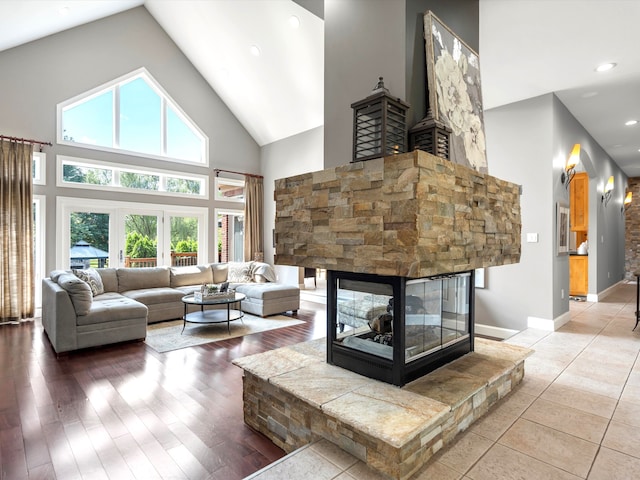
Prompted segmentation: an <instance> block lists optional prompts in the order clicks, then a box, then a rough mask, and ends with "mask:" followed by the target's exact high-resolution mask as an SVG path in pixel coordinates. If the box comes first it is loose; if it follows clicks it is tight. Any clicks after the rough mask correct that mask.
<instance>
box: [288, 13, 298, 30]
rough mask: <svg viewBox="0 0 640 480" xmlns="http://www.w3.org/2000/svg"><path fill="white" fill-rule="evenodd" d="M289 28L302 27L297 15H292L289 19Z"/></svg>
mask: <svg viewBox="0 0 640 480" xmlns="http://www.w3.org/2000/svg"><path fill="white" fill-rule="evenodd" d="M289 26H290V27H291V28H298V27H300V19H299V18H298V17H296V16H295V15H291V16H290V17H289Z"/></svg>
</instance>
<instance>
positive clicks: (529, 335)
mask: <svg viewBox="0 0 640 480" xmlns="http://www.w3.org/2000/svg"><path fill="white" fill-rule="evenodd" d="M635 294H636V285H635V283H624V284H619V285H618V286H616V287H615V288H614V289H613V291H612V292H611V294H610V295H608V296H607V297H606V298H605V299H604V300H603V301H601V302H599V303H587V302H571V304H570V312H571V321H570V322H569V323H567V324H566V325H564V326H563V327H562V328H561V329H559V330H558V331H556V332H547V331H541V330H534V329H528V330H525V331H523V332H520V333H519V334H517V335H515V336H514V337H512V338H510V339H508V340H507V342H509V343H513V344H517V345H523V346H526V347H530V348H533V349H534V350H535V353H534V354H533V355H532V356H531V357H529V358H528V359H527V360H526V363H525V377H524V380H523V382H522V384H521V385H520V386H518V387H517V388H516V389H515V390H514V391H513V392H512V393H511V394H510V395H509V396H508V397H507V398H505V399H504V400H503V401H502V402H501V403H500V404H499V405H497V406H496V407H495V408H493V409H492V410H491V411H490V412H489V413H488V414H487V415H486V416H485V417H483V418H482V419H480V420H479V421H478V422H476V423H475V424H474V425H472V426H471V427H470V428H469V430H467V431H466V432H465V433H464V434H462V435H460V436H459V438H458V439H456V441H455V442H454V443H453V444H452V445H451V446H449V447H448V448H446V449H444V450H442V451H440V452H439V453H438V454H437V455H436V456H435V457H434V458H433V461H432V462H431V463H429V464H428V465H426V466H425V467H424V468H423V469H422V470H421V471H420V472H418V473H417V474H416V475H415V476H414V477H413V479H412V480H426V479H437V480H456V479H465V480H469V479H473V480H485V479H486V480H501V479H522V480H528V479H531V480H544V479H549V480H551V479H553V480H558V479H560V480H562V479H567V480H569V479H590V480H600V479H602V480H605V479H606V480H615V479H620V480H629V479H633V478H639V476H640V473H639V472H640V415H638V412H639V411H640V360H639V359H638V356H639V355H638V354H639V352H640V328H638V329H637V330H636V331H635V332H632V330H631V329H632V328H633V325H634V324H635V316H634V312H635V302H636V299H635ZM310 475H313V477H310ZM247 478H250V479H252V480H275V479H278V480H280V479H282V478H287V479H291V480H298V479H300V480H302V479H308V478H313V479H314V480H322V479H326V480H329V479H335V480H353V479H362V480H364V479H366V480H378V479H380V480H382V479H383V478H384V477H382V476H381V475H379V474H377V473H376V472H374V471H372V470H371V469H369V468H368V467H367V466H366V465H365V464H363V463H362V462H360V461H358V460H357V459H355V458H354V457H352V456H351V455H349V454H347V453H345V452H343V451H342V450H340V449H338V448H337V447H335V446H334V445H332V444H331V443H329V442H327V441H324V440H323V441H320V442H318V443H316V444H313V445H309V446H306V447H303V448H302V449H299V450H297V451H296V452H293V453H292V454H290V455H288V456H286V457H284V458H282V459H281V460H279V461H277V462H275V463H274V464H272V465H269V466H268V467H266V468H265V469H263V470H260V471H258V472H256V473H255V474H254V475H252V476H250V477H247Z"/></svg>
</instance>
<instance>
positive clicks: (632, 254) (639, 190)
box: [624, 177, 640, 280]
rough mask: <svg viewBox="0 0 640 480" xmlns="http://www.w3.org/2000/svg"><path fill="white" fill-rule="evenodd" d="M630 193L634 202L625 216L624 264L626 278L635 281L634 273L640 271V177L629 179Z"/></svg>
mask: <svg viewBox="0 0 640 480" xmlns="http://www.w3.org/2000/svg"><path fill="white" fill-rule="evenodd" d="M627 190H628V191H630V192H633V201H632V202H631V205H630V206H629V207H628V208H627V211H626V212H625V214H624V215H625V216H624V223H625V228H624V250H625V255H624V262H625V277H626V278H627V280H635V276H634V273H635V272H638V271H640V207H638V206H637V204H638V201H640V177H634V178H630V179H629V186H628V188H627Z"/></svg>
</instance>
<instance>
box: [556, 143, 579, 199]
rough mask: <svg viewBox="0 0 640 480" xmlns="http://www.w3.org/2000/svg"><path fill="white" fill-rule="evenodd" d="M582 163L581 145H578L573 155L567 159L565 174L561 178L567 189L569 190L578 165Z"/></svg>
mask: <svg viewBox="0 0 640 480" xmlns="http://www.w3.org/2000/svg"><path fill="white" fill-rule="evenodd" d="M578 163H580V144H579V143H576V144H575V145H574V146H573V148H572V149H571V154H570V155H569V158H568V159H567V164H566V165H565V167H564V172H562V175H561V176H560V181H561V182H562V183H563V184H564V186H565V188H569V184H570V183H571V180H573V176H574V175H575V174H576V171H575V168H576V165H578Z"/></svg>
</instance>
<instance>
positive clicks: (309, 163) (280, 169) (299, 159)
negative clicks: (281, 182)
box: [260, 127, 324, 263]
mask: <svg viewBox="0 0 640 480" xmlns="http://www.w3.org/2000/svg"><path fill="white" fill-rule="evenodd" d="M323 139H324V127H318V128H314V129H312V130H308V131H306V132H303V133H300V134H298V135H294V136H291V137H288V138H285V139H283V140H280V141H277V142H273V143H270V144H268V145H265V146H263V147H262V151H261V154H260V163H261V165H262V175H263V176H264V229H265V246H264V258H265V261H267V262H269V263H273V256H274V253H275V252H274V248H273V242H272V230H273V229H274V228H275V215H276V205H275V201H274V199H273V192H274V181H275V180H276V179H279V178H285V177H291V176H293V175H300V174H302V173H308V172H315V171H317V170H323V169H324V167H323V162H324V151H323Z"/></svg>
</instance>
